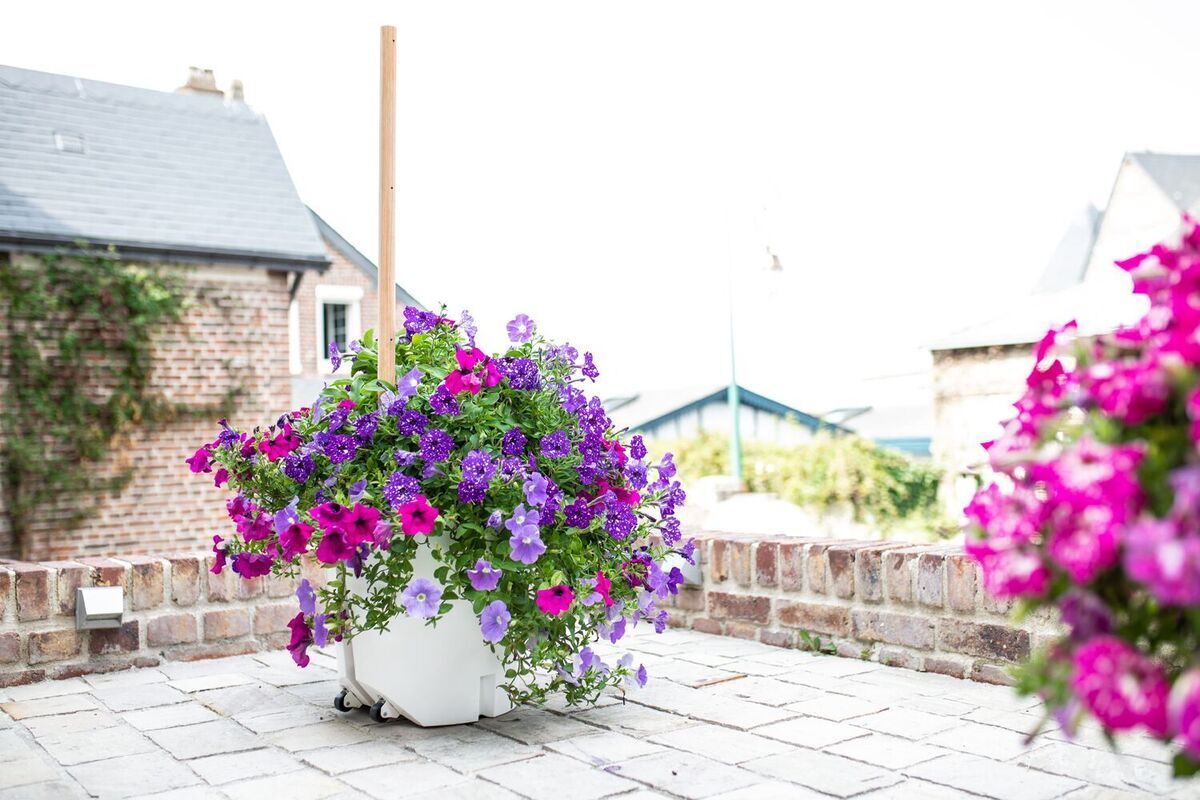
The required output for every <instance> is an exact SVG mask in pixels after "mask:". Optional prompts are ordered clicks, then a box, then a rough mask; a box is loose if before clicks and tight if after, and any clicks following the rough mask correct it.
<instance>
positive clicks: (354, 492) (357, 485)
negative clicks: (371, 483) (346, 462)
mask: <svg viewBox="0 0 1200 800" xmlns="http://www.w3.org/2000/svg"><path fill="white" fill-rule="evenodd" d="M366 493H367V481H366V480H365V479H364V480H360V481H355V482H354V485H353V486H351V487H350V502H351V503H357V502H358V501H359V500H362V498H363V495H365V494H366Z"/></svg>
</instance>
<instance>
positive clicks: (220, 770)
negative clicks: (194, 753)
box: [188, 748, 336, 786]
mask: <svg viewBox="0 0 1200 800" xmlns="http://www.w3.org/2000/svg"><path fill="white" fill-rule="evenodd" d="M334 749H336V748H334ZM188 766H189V767H191V768H192V770H193V771H194V772H195V773H196V774H197V775H199V776H200V777H201V778H203V779H204V780H205V782H207V783H210V784H212V785H214V786H220V785H221V784H223V783H232V782H234V781H241V780H248V779H250V778H260V777H265V776H268V775H278V774H281V773H284V772H295V771H296V770H299V769H303V768H304V765H303V764H301V763H300V761H299V760H297V759H296V758H295V757H294V756H292V755H291V754H289V753H284V752H283V751H281V750H276V749H274V748H265V749H261V750H245V751H243V752H240V753H221V754H219V755H215V756H204V757H203V758H195V759H192V760H191V761H189V762H188Z"/></svg>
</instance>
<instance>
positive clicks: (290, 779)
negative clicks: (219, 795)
mask: <svg viewBox="0 0 1200 800" xmlns="http://www.w3.org/2000/svg"><path fill="white" fill-rule="evenodd" d="M221 791H222V792H224V793H225V794H226V795H227V796H228V797H229V798H230V800H262V798H264V797H281V798H287V800H323V798H327V797H333V796H335V795H338V794H341V793H343V792H345V791H346V785H345V784H343V783H341V782H339V781H338V780H336V779H334V778H331V777H329V776H328V775H324V774H322V773H320V772H318V771H317V770H315V769H301V770H297V771H296V772H285V773H283V774H282V775H271V776H269V777H265V778H255V779H254V780H248V781H239V782H238V783H230V784H226V785H224V786H222V787H221ZM391 791H392V795H391V796H392V797H396V796H397V794H398V792H397V789H396V787H395V786H393V787H392V788H391Z"/></svg>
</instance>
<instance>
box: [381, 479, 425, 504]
mask: <svg viewBox="0 0 1200 800" xmlns="http://www.w3.org/2000/svg"><path fill="white" fill-rule="evenodd" d="M420 493H421V484H420V483H419V482H418V481H417V479H416V478H414V477H412V476H410V475H405V474H404V473H403V472H393V473H392V476H391V477H390V478H388V482H387V485H385V486H384V487H383V497H384V499H385V500H387V501H388V503H390V504H391V506H392V508H399V507H400V506H402V505H404V504H405V503H408V502H411V501H412V500H413V499H414V498H415V497H416V496H417V495H418V494H420Z"/></svg>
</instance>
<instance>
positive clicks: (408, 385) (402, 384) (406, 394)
mask: <svg viewBox="0 0 1200 800" xmlns="http://www.w3.org/2000/svg"><path fill="white" fill-rule="evenodd" d="M422 377H423V373H422V372H421V370H419V369H417V368H416V367H413V368H412V369H410V370H409V371H408V372H406V373H405V374H403V375H401V376H400V379H399V380H397V381H396V397H398V398H401V399H404V400H407V399H408V398H410V397H412V396H413V395H415V394H416V393H417V389H419V388H421V378H422Z"/></svg>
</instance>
